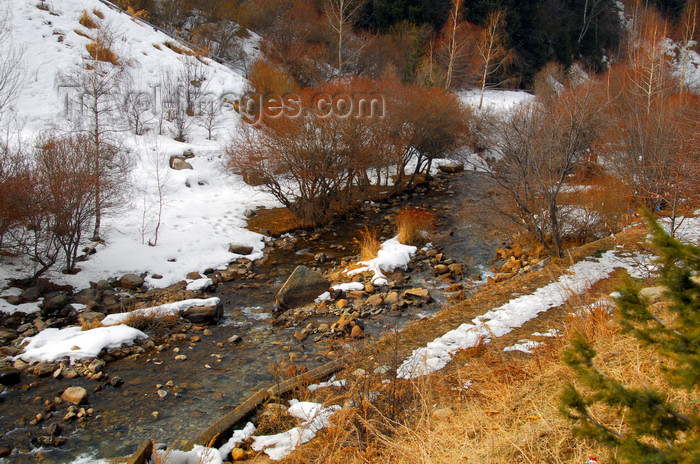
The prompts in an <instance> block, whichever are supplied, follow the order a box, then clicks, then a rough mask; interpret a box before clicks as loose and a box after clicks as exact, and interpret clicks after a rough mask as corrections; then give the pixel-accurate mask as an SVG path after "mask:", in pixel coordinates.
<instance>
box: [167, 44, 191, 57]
mask: <svg viewBox="0 0 700 464" xmlns="http://www.w3.org/2000/svg"><path fill="white" fill-rule="evenodd" d="M163 45H165V46H166V47H168V48H169V49H170V50H172V51H174V52H175V53H177V54H179V55H187V56H194V53H193V52H191V51H190V50H187V49H186V48H183V47H180V46H179V45H177V44H176V43H175V42H171V41H169V40H166V41H165V42H163Z"/></svg>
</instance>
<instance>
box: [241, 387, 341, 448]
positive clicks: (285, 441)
mask: <svg viewBox="0 0 700 464" xmlns="http://www.w3.org/2000/svg"><path fill="white" fill-rule="evenodd" d="M290 404H291V406H290V407H289V409H288V410H287V413H288V414H289V415H291V416H293V417H296V418H297V419H300V420H302V421H303V422H302V424H301V425H300V426H298V427H294V428H292V429H289V430H287V431H286V432H282V433H278V434H276V435H262V436H257V437H255V436H254V437H253V444H252V448H253V450H254V451H264V452H265V454H267V455H268V456H269V457H270V459H272V460H273V461H279V460H280V459H284V458H285V457H286V456H288V455H289V453H291V452H292V451H294V449H295V448H296V447H297V446H298V445H300V444H303V443H306V442H309V441H311V440H312V439H313V438H314V437H315V436H316V433H317V432H318V431H319V430H321V429H323V428H324V427H326V426H327V425H328V424H329V420H330V417H331V415H333V413H334V412H336V411H338V410H339V409H340V406H328V407H326V406H323V405H321V404H318V403H312V402H308V401H296V400H292V401H290Z"/></svg>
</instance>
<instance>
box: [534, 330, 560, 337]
mask: <svg viewBox="0 0 700 464" xmlns="http://www.w3.org/2000/svg"><path fill="white" fill-rule="evenodd" d="M532 336H533V337H549V338H557V337H561V331H560V330H557V329H549V330H548V331H546V332H544V333H543V332H533V333H532Z"/></svg>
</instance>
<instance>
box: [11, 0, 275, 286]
mask: <svg viewBox="0 0 700 464" xmlns="http://www.w3.org/2000/svg"><path fill="white" fill-rule="evenodd" d="M45 5H46V7H47V10H42V9H40V8H37V2H35V1H33V0H21V1H18V2H14V3H13V8H12V10H11V16H10V25H11V34H12V44H13V45H14V46H15V47H20V48H21V50H22V51H23V59H22V66H23V70H22V75H23V79H22V81H23V86H22V88H21V92H20V93H19V95H18V97H17V99H16V101H15V103H14V108H13V109H14V110H15V121H13V122H14V124H11V125H10V129H9V130H10V131H11V132H12V133H14V132H13V131H15V129H16V127H20V128H21V137H22V138H23V141H24V144H25V145H26V146H31V145H32V143H33V139H34V137H36V136H37V134H39V133H40V132H42V131H47V130H50V129H53V130H57V131H61V132H63V131H67V130H70V129H71V128H72V126H73V123H74V121H72V120H71V118H73V119H74V115H73V114H70V113H69V114H66V109H67V107H66V105H67V104H68V103H69V99H70V98H72V97H73V96H72V95H70V93H69V92H70V90H69V89H67V88H66V87H63V86H62V85H61V83H62V76H65V75H71V74H72V73H75V72H76V71H77V70H78V69H79V68H80V66H81V60H83V59H84V56H85V55H86V54H87V52H86V47H87V46H88V45H89V44H90V43H91V39H90V38H89V37H91V38H94V37H96V36H97V34H100V35H101V34H104V35H106V36H109V37H110V41H111V43H112V47H111V48H112V50H113V52H114V53H115V54H116V55H117V56H118V57H119V62H120V64H121V65H123V67H124V70H125V74H126V75H127V81H128V85H127V88H126V89H125V90H130V91H133V92H137V91H145V92H147V95H149V96H151V95H155V96H156V97H155V101H149V104H153V105H159V104H160V103H161V102H160V101H158V99H159V97H160V94H159V93H158V92H159V86H160V85H161V81H162V79H163V76H164V75H166V74H167V73H173V74H174V73H177V72H179V71H180V70H181V69H182V68H183V66H184V65H183V63H184V62H186V61H187V60H190V61H191V60H195V59H196V60H197V61H196V62H197V63H201V64H202V69H203V71H202V73H203V75H204V76H205V78H206V80H205V84H204V87H205V90H206V92H208V93H209V94H210V95H211V96H212V97H213V98H214V99H216V101H218V99H221V98H223V96H227V98H228V101H231V102H232V101H234V100H235V99H236V98H238V96H240V95H241V94H242V92H243V91H244V89H245V87H246V80H245V78H244V77H243V76H241V75H240V74H238V73H237V72H235V71H232V70H230V69H228V68H227V67H225V66H223V65H221V64H219V63H216V62H214V61H212V60H210V59H208V58H204V57H192V56H189V54H191V52H189V51H187V47H186V46H185V45H182V44H175V46H172V47H168V44H174V43H175V42H174V41H173V39H171V38H170V37H169V36H167V35H166V34H164V33H162V32H159V31H157V30H155V29H154V28H153V27H151V26H149V25H148V24H146V23H143V22H141V21H139V20H135V19H132V18H131V17H129V16H128V15H127V14H124V13H123V12H119V11H117V10H115V9H113V8H110V7H108V6H106V5H105V4H103V3H101V2H99V1H97V0H67V1H61V2H45ZM84 14H87V16H88V18H90V20H91V21H93V22H94V23H95V24H96V26H98V27H94V26H92V25H91V26H92V28H91V27H86V26H84V25H82V24H80V22H81V18H82V17H83V15H84ZM100 16H102V18H100ZM175 50H177V51H175ZM178 52H179V53H178ZM154 92H155V93H154ZM73 109H74V108H73ZM153 113H154V112H153V111H150V112H148V113H147V114H146V116H147V117H148V118H149V119H150V120H151V121H150V123H149V125H148V127H147V129H148V130H147V131H146V133H145V134H144V135H141V136H135V135H133V131H132V130H129V129H128V128H127V127H125V124H124V123H123V122H122V121H116V122H115V123H114V130H113V132H114V133H113V137H115V138H116V139H118V140H119V143H120V144H121V145H122V147H123V149H124V150H125V151H126V152H127V153H128V158H129V159H130V161H131V163H132V165H133V168H132V171H131V175H130V177H129V178H124V179H123V182H124V184H126V186H127V187H126V188H125V189H124V191H125V192H126V194H125V196H124V198H123V199H122V200H121V204H120V205H119V207H118V208H116V209H114V211H113V213H112V214H111V215H110V216H109V217H107V218H106V219H105V224H104V233H103V238H104V240H105V244H104V245H98V247H97V253H96V254H95V255H94V256H92V257H91V258H90V259H89V260H88V261H85V262H82V263H80V266H79V267H80V268H81V272H79V273H77V274H75V275H64V274H61V273H59V272H57V271H56V270H54V271H52V273H51V274H50V275H49V277H50V278H51V279H52V280H54V281H56V282H57V283H66V284H70V285H73V286H75V287H86V286H88V285H89V282H90V281H93V282H94V281H98V280H100V279H105V278H108V277H113V276H116V277H118V276H119V275H121V274H123V273H126V272H136V273H139V274H140V273H141V272H147V273H148V274H149V276H152V275H153V274H160V275H162V276H163V278H162V279H152V278H148V279H147V281H148V284H149V285H150V286H155V287H162V286H167V285H170V284H171V283H173V282H176V281H178V280H181V279H182V278H183V277H184V276H185V274H187V273H188V272H191V271H199V272H202V271H204V270H205V269H207V268H215V267H221V266H225V265H226V264H228V262H230V261H231V260H232V259H234V258H235V256H234V255H232V254H231V253H229V252H228V248H229V244H231V243H235V244H237V245H246V246H251V247H253V248H254V250H255V254H253V255H252V257H256V256H259V251H260V250H261V248H262V247H263V241H262V237H261V236H260V235H258V234H254V233H251V232H248V231H247V230H245V229H244V228H243V227H244V226H245V217H244V214H243V213H244V212H245V210H247V209H250V208H255V207H257V206H263V205H275V204H276V203H275V202H274V201H273V200H272V199H271V197H270V196H268V195H266V194H264V193H262V192H261V191H259V190H256V189H253V188H251V187H249V186H247V185H246V184H245V183H243V182H242V181H241V180H240V178H239V177H237V176H229V175H227V174H225V173H224V166H223V161H222V160H221V156H220V155H221V153H222V150H223V147H224V145H225V144H226V143H228V141H229V139H230V136H229V134H230V133H231V131H233V130H235V128H236V127H237V126H238V125H239V124H240V118H239V115H238V114H237V113H236V112H235V111H233V108H232V107H231V106H230V105H229V106H227V107H224V108H222V111H221V115H220V120H219V121H218V128H217V130H216V131H215V133H214V134H213V135H214V136H213V137H212V140H208V139H207V131H206V130H205V129H203V128H202V127H199V126H198V125H196V124H192V125H191V127H190V131H191V134H190V136H189V137H188V140H187V143H180V142H176V141H174V140H173V137H172V135H171V134H170V132H169V130H168V128H167V127H166V129H165V130H164V131H163V134H162V135H159V134H158V130H157V129H156V127H155V126H156V121H155V119H156V118H157V115H155V114H153ZM166 124H167V122H166ZM154 147H157V154H156V155H157V156H155V155H153V154H151V155H148V154H147V153H148V151H147V150H151V151H152V150H153V148H154ZM186 150H190V151H192V152H193V153H194V154H195V157H194V158H193V159H191V160H189V163H190V164H191V165H192V167H193V169H192V170H183V171H175V170H170V169H167V165H168V160H169V159H170V157H171V156H172V155H182V153H183V152H184V151H186ZM154 156H155V157H154ZM155 166H160V169H161V170H162V171H164V172H161V175H162V176H165V181H164V184H163V189H162V191H163V194H164V195H163V200H164V202H163V216H162V221H161V226H160V229H159V234H160V237H159V240H158V243H157V246H155V247H151V246H147V244H146V243H145V242H147V241H148V240H151V239H152V238H153V233H154V228H155V226H156V221H157V209H158V201H157V191H156V190H157V185H156V182H155V181H154V175H155ZM163 166H165V168H163ZM87 244H88V243H87V242H86V245H87ZM1 269H2V270H1V271H0V276H2V278H5V279H6V278H9V277H18V275H17V274H18V270H20V269H23V270H24V271H26V272H24V273H20V274H24V275H26V274H27V273H29V275H31V272H32V270H33V267H32V265H31V263H20V262H10V263H8V262H5V263H4V265H3V266H2V268H1Z"/></svg>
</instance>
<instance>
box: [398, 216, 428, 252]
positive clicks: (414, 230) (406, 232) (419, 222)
mask: <svg viewBox="0 0 700 464" xmlns="http://www.w3.org/2000/svg"><path fill="white" fill-rule="evenodd" d="M434 228H435V215H433V214H432V213H430V212H428V211H426V210H424V209H420V208H409V207H404V208H403V209H401V211H399V213H398V214H397V215H396V230H397V233H398V240H399V242H401V243H403V244H404V245H421V244H424V243H426V242H427V241H428V234H429V233H430V232H432V231H433V229H434Z"/></svg>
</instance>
